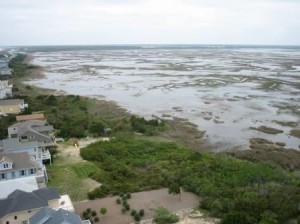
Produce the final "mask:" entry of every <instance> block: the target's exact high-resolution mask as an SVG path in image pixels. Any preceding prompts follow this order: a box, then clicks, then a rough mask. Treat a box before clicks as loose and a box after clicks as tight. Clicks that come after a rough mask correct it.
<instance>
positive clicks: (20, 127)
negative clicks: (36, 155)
mask: <svg viewBox="0 0 300 224" xmlns="http://www.w3.org/2000/svg"><path fill="white" fill-rule="evenodd" d="M7 130H8V138H10V139H19V141H20V142H34V141H37V142H39V143H40V145H41V146H43V147H45V148H46V149H52V148H55V147H56V146H57V145H56V142H55V136H54V128H53V126H52V125H49V123H48V122H47V121H45V120H29V121H24V122H21V123H15V124H13V125H11V126H9V127H8V129H7Z"/></svg>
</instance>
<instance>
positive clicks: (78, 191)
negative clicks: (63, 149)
mask: <svg viewBox="0 0 300 224" xmlns="http://www.w3.org/2000/svg"><path fill="white" fill-rule="evenodd" d="M98 170H99V169H98V168H97V167H96V166H95V165H94V164H93V163H90V162H79V163H73V164H68V165H56V164H55V163H54V164H53V165H48V166H47V173H48V176H49V182H48V184H47V186H48V187H55V188H58V189H59V191H60V193H61V194H69V195H70V197H71V199H72V200H73V201H81V200H85V199H87V192H88V191H90V190H91V186H90V185H89V184H88V182H87V181H86V180H87V179H88V178H89V175H90V174H91V173H94V172H97V171H98Z"/></svg>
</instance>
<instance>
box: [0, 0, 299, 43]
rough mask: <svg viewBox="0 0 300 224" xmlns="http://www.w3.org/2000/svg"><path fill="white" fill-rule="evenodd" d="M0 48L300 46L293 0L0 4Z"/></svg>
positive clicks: (69, 0) (60, 0) (17, 0)
mask: <svg viewBox="0 0 300 224" xmlns="http://www.w3.org/2000/svg"><path fill="white" fill-rule="evenodd" d="M0 27H1V29H0V45H43V44H48V45H50V44H125V43H126V44H128V43H132V44H134V43H138V44H139V43H153V44H155V43H188V44H202V43H203V44H217V43H219V44H289V45H300V2H299V1H296V0H260V1H259V0H244V1H238V0H226V1H223V0H122V1H121V0H110V1H108V0H52V1H47V2H46V1H41V0H26V1H23V0H9V1H0Z"/></svg>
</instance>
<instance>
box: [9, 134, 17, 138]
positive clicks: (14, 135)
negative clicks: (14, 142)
mask: <svg viewBox="0 0 300 224" xmlns="http://www.w3.org/2000/svg"><path fill="white" fill-rule="evenodd" d="M10 137H11V138H17V137H18V135H17V134H11V135H10Z"/></svg>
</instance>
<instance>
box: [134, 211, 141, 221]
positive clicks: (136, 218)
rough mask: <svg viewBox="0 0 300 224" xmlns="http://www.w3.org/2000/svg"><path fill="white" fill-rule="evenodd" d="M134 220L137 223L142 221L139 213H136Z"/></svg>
mask: <svg viewBox="0 0 300 224" xmlns="http://www.w3.org/2000/svg"><path fill="white" fill-rule="evenodd" d="M134 220H135V221H137V222H138V221H140V220H141V217H140V215H139V214H138V213H136V214H135V215H134Z"/></svg>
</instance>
